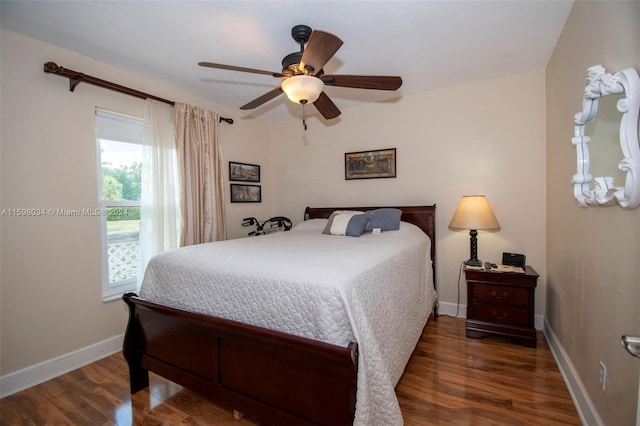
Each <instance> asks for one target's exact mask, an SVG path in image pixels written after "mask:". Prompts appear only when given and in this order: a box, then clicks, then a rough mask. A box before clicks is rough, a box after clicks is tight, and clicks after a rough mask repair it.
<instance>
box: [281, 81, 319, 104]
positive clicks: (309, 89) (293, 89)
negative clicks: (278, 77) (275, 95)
mask: <svg viewBox="0 0 640 426" xmlns="http://www.w3.org/2000/svg"><path fill="white" fill-rule="evenodd" d="M280 87H281V88H282V90H283V91H284V93H286V94H287V97H288V98H289V100H291V102H295V103H303V101H306V102H309V103H313V102H315V101H316V100H317V99H318V97H319V96H320V94H321V93H322V91H323V90H324V82H323V81H322V80H320V79H319V78H317V77H313V76H310V75H303V74H301V75H294V76H292V77H289V78H287V79H285V80H284V81H283V82H282V84H281V85H280Z"/></svg>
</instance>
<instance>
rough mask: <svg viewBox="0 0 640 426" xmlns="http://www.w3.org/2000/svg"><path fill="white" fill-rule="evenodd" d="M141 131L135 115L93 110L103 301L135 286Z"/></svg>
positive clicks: (138, 230) (116, 296) (141, 150)
mask: <svg viewBox="0 0 640 426" xmlns="http://www.w3.org/2000/svg"><path fill="white" fill-rule="evenodd" d="M143 132H144V123H143V120H141V119H139V118H135V117H130V116H125V115H121V114H116V113H112V112H108V111H105V110H100V109H97V110H96V144H97V153H98V194H99V195H98V196H99V199H100V200H99V201H100V211H101V215H100V218H101V219H100V220H101V223H100V226H101V233H100V236H101V245H102V247H101V249H102V250H101V252H102V262H101V263H102V299H103V300H104V301H108V300H113V299H116V298H118V297H120V296H121V295H122V294H124V293H125V292H127V291H134V290H136V287H137V282H138V267H139V260H140V195H141V171H142V159H143V145H142V137H143Z"/></svg>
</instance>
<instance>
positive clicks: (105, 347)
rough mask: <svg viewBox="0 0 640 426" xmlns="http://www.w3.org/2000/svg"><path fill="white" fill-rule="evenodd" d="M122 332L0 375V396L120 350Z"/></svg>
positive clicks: (122, 338) (41, 381)
mask: <svg viewBox="0 0 640 426" xmlns="http://www.w3.org/2000/svg"><path fill="white" fill-rule="evenodd" d="M123 341H124V334H121V335H119V336H114V337H112V338H110V339H107V340H103V341H102V342H98V343H95V344H93V345H91V346H87V347H86V348H82V349H78V350H77V351H73V352H70V353H68V354H64V355H62V356H59V357H57V358H53V359H50V360H47V361H44V362H41V363H39V364H36V365H32V366H30V367H27V368H23V369H22V370H18V371H16V372H13V373H10V374H7V375H6V376H2V377H0V398H4V397H5V396H9V395H11V394H14V393H16V392H20V391H21V390H24V389H27V388H29V387H31V386H35V385H37V384H40V383H43V382H46V381H47V380H50V379H53V378H54V377H58V376H60V375H62V374H65V373H68V372H69V371H73V370H75V369H78V368H80V367H83V366H85V365H87V364H91V363H92V362H95V361H98V360H100V359H102V358H105V357H108V356H109V355H113V354H114V353H116V352H119V351H121V350H122V342H123Z"/></svg>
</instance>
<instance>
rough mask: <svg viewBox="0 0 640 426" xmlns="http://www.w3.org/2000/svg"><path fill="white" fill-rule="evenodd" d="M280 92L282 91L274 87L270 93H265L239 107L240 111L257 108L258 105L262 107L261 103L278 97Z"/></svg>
mask: <svg viewBox="0 0 640 426" xmlns="http://www.w3.org/2000/svg"><path fill="white" fill-rule="evenodd" d="M281 93H283V92H282V89H281V88H280V87H276V88H275V89H273V90H272V91H270V92H267V93H265V94H264V95H262V96H259V97H257V98H255V99H254V100H252V101H251V102H249V103H247V104H245V105H242V106H241V107H240V109H254V108H257V107H259V106H260V105H262V104H263V103H265V102H267V101H270V100H271V99H273V98H275V97H278V96H279V95H280V94H281Z"/></svg>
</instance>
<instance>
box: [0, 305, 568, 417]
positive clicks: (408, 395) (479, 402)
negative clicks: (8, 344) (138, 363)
mask: <svg viewBox="0 0 640 426" xmlns="http://www.w3.org/2000/svg"><path fill="white" fill-rule="evenodd" d="M397 394H398V399H399V401H400V406H401V408H402V413H403V416H404V419H405V424H406V425H407V426H410V425H431V424H433V425H502V424H504V425H579V424H580V419H579V417H578V414H577V413H576V410H575V408H574V405H573V402H572V400H571V397H570V396H569V392H568V391H567V388H566V385H565V383H564V381H563V379H562V376H561V375H560V372H559V370H558V368H557V366H556V364H555V361H554V359H553V356H552V355H551V352H550V350H549V347H548V346H547V344H546V342H545V341H544V337H543V336H542V334H541V333H539V335H538V345H537V347H536V348H525V347H522V346H518V345H516V344H514V343H512V342H510V341H509V340H507V339H502V338H497V337H489V338H484V339H478V340H476V339H467V338H466V337H465V331H464V320H463V319H454V318H450V317H445V316H442V317H440V318H438V320H437V321H433V320H430V321H429V323H428V324H427V327H426V328H425V330H424V333H423V335H422V337H421V339H420V342H419V343H418V345H417V347H416V350H415V352H414V354H413V356H412V358H411V360H410V361H409V364H408V366H407V369H406V371H405V374H404V376H403V377H402V379H401V380H400V382H399V383H398V386H397ZM0 420H1V424H2V425H45V424H51V425H67V424H69V425H132V424H136V425H178V424H189V425H234V426H243V425H254V424H257V423H255V422H253V421H251V420H250V419H247V418H245V419H242V420H235V419H234V418H233V413H232V411H231V409H230V407H218V406H216V405H214V404H212V403H211V402H209V401H208V400H207V399H206V398H205V397H202V396H200V395H198V394H197V393H195V392H192V391H189V390H187V389H184V388H182V387H181V386H178V385H176V384H174V383H172V382H169V381H167V380H165V379H163V378H161V377H159V376H156V375H154V374H151V385H150V387H149V389H147V390H144V391H141V392H138V393H137V394H136V395H134V396H133V397H131V395H130V394H129V379H128V372H127V365H126V363H125V361H124V359H123V358H122V354H120V353H118V354H115V355H112V356H110V357H107V358H105V359H103V360H100V361H97V362H95V363H93V364H90V365H88V366H85V367H83V368H80V369H78V370H75V371H73V372H71V373H68V374H65V375H63V376H60V377H58V378H56V379H53V380H50V381H48V382H46V383H43V384H40V385H38V386H34V387H32V388H29V389H26V390H24V391H22V392H19V393H16V394H14V395H11V396H8V397H6V398H3V399H2V400H0Z"/></svg>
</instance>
